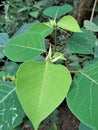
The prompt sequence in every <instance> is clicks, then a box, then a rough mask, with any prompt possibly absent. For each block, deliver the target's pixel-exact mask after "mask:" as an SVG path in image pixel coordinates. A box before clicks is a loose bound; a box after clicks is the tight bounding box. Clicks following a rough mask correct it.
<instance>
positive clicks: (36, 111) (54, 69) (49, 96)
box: [17, 62, 71, 130]
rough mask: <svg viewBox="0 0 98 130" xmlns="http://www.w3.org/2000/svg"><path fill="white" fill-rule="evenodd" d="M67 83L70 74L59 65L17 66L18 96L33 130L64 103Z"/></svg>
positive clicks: (40, 63) (29, 63)
mask: <svg viewBox="0 0 98 130" xmlns="http://www.w3.org/2000/svg"><path fill="white" fill-rule="evenodd" d="M70 84H71V76H70V73H69V71H68V70H67V68H66V67H64V66H62V65H55V64H51V63H49V62H46V63H42V62H39V63H38V62H25V63H23V64H22V65H21V66H20V68H19V70H18V73H17V95H18V97H19V100H20V102H21V104H22V107H23V109H24V111H25V113H26V114H27V116H28V117H29V119H30V120H31V122H32V123H33V125H34V128H35V130H37V128H38V126H39V124H40V122H41V121H42V120H44V119H45V118H46V117H47V116H48V115H49V114H50V113H52V112H53V111H54V110H55V109H56V107H58V106H59V105H60V103H61V102H62V101H63V100H64V98H65V97H66V95H67V93H68V90H69V88H70Z"/></svg>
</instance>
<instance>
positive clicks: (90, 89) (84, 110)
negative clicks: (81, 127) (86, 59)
mask: <svg viewBox="0 0 98 130" xmlns="http://www.w3.org/2000/svg"><path fill="white" fill-rule="evenodd" d="M67 103H68V106H69V108H70V110H71V111H72V112H73V113H74V114H75V115H76V117H77V118H78V119H79V120H80V121H81V122H83V123H84V124H85V125H87V126H89V127H91V128H93V129H95V130H98V62H97V63H95V64H93V65H90V66H89V67H87V68H85V69H84V70H81V71H79V72H78V73H77V74H76V75H75V78H74V80H73V83H72V86H71V89H70V91H69V93H68V96H67Z"/></svg>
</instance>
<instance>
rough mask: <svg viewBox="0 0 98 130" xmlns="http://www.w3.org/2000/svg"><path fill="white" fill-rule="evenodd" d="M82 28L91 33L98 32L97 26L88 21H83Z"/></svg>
mask: <svg viewBox="0 0 98 130" xmlns="http://www.w3.org/2000/svg"><path fill="white" fill-rule="evenodd" d="M84 27H85V28H87V29H89V30H91V31H93V32H98V26H97V25H96V24H95V23H93V22H91V21H89V20H84Z"/></svg>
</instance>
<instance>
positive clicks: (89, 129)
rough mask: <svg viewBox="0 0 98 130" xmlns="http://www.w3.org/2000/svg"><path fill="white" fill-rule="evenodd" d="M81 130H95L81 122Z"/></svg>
mask: <svg viewBox="0 0 98 130" xmlns="http://www.w3.org/2000/svg"><path fill="white" fill-rule="evenodd" d="M79 130H93V129H91V128H90V127H88V126H86V125H84V124H83V123H81V122H80V125H79Z"/></svg>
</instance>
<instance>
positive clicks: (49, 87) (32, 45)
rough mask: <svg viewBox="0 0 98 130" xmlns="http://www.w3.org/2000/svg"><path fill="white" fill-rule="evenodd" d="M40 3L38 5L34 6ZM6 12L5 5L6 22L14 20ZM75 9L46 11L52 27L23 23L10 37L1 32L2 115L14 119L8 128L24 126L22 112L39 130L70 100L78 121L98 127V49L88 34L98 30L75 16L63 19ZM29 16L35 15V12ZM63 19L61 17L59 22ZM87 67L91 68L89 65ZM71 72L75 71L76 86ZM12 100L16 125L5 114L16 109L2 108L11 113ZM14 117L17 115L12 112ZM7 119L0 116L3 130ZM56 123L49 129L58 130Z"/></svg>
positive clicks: (90, 34) (57, 7)
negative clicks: (41, 125) (80, 23)
mask: <svg viewBox="0 0 98 130" xmlns="http://www.w3.org/2000/svg"><path fill="white" fill-rule="evenodd" d="M41 5H42V3H40V2H39V4H38V5H36V6H35V8H39V6H41ZM33 7H34V6H33ZM35 8H34V9H35ZM8 10H9V6H6V18H7V19H6V20H10V19H9V15H8ZM28 10H29V6H28V7H26V6H23V8H21V9H20V10H18V12H19V13H20V12H24V11H28ZM71 10H72V7H71V6H70V5H67V4H66V5H62V6H52V7H49V8H47V9H46V10H44V12H43V14H44V15H45V16H48V17H50V18H52V19H50V20H49V22H48V23H40V22H39V21H35V22H33V23H30V24H24V25H23V26H22V27H21V28H20V29H19V30H18V31H17V32H16V33H15V34H14V36H13V37H12V38H10V39H9V38H8V35H7V34H2V33H1V34H0V39H1V43H0V45H1V46H0V49H1V52H0V55H1V57H0V62H1V63H2V65H1V67H0V79H1V80H3V81H0V83H1V85H0V98H1V101H0V103H1V105H0V107H2V108H0V112H1V113H0V115H2V116H3V115H5V117H6V119H8V118H9V119H10V120H7V121H9V128H8V130H10V129H13V128H14V127H16V126H17V125H19V124H20V123H21V122H22V119H23V117H24V114H23V110H24V112H25V113H26V115H27V116H28V118H29V119H30V120H31V122H32V124H33V126H34V128H35V130H37V129H38V127H39V124H40V123H41V122H42V121H43V120H44V119H45V118H46V117H47V116H49V115H50V114H51V113H52V112H53V111H54V110H55V109H56V108H57V107H58V106H59V105H60V104H61V102H62V101H63V100H64V99H65V97H66V96H67V103H68V106H69V108H70V110H71V111H72V112H73V113H74V114H75V115H76V117H77V118H78V119H79V120H80V121H81V122H83V123H84V124H86V125H87V126H90V127H91V128H93V129H95V130H97V129H98V123H97V120H98V112H97V110H98V105H97V100H98V97H97V93H98V79H97V77H98V62H97V59H98V51H97V48H98V45H97V38H96V36H95V35H94V34H93V32H90V31H89V30H91V31H94V30H95V26H93V27H92V26H91V24H90V23H89V26H87V25H84V26H85V27H86V28H88V29H89V30H86V29H80V27H79V25H78V23H77V21H76V20H75V18H74V17H72V16H71V15H67V16H63V15H64V14H66V13H69V12H70V11H71ZM29 11H30V10H29ZM31 15H32V16H33V15H35V17H36V16H37V12H36V10H34V12H33V13H30V16H31ZM61 16H63V17H62V18H60V17H61ZM92 28H93V29H92ZM67 30H68V31H67ZM70 31H71V32H73V33H71V32H70ZM60 34H61V35H60ZM2 39H4V40H2ZM50 43H51V44H50ZM5 56H6V57H5ZM7 57H8V59H9V60H8V59H7ZM10 60H12V61H10ZM13 61H15V62H20V63H18V64H17V63H15V62H13ZM21 62H24V63H22V64H21ZM58 64H60V65H58ZM64 65H65V66H66V67H65V66H64ZM87 65H89V67H85V66H87ZM83 67H84V68H83ZM67 68H68V69H67ZM17 70H18V71H17ZM76 71H77V73H76ZM16 73H17V74H16ZM71 73H74V75H73V76H74V78H73V82H72V85H71V81H72V79H71ZM15 76H16V79H15ZM6 80H7V81H9V82H11V83H8V82H7V81H6ZM13 84H15V85H16V88H15V86H14V85H13ZM70 86H71V88H70ZM69 89H70V90H69ZM15 91H17V95H15V94H16V93H15ZM6 94H7V96H6ZM13 95H14V96H13ZM17 96H18V98H17ZM13 98H15V99H13ZM5 99H6V100H7V101H6V100H5ZM18 99H19V101H20V103H21V105H22V108H23V110H22V109H21V106H20V104H19V101H18ZM13 100H14V102H13V104H14V106H16V107H17V109H16V107H15V112H17V111H16V110H18V107H19V111H18V112H19V113H18V112H17V113H16V114H17V118H16V117H14V122H15V124H14V123H13V117H12V115H7V114H8V113H11V112H12V111H11V112H9V111H7V113H3V110H5V109H6V110H9V108H10V107H11V106H12V105H13V104H12V103H11V101H13ZM16 101H17V103H16ZM4 104H5V105H4ZM6 104H7V106H6ZM4 107H6V108H4ZM12 107H13V106H12ZM12 107H11V109H10V110H12ZM11 114H14V115H15V113H14V112H12V113H11ZM18 114H19V115H21V118H20V116H18ZM5 117H4V120H3V118H0V123H1V124H0V128H2V127H3V126H4V129H3V130H6V127H7V125H4V123H3V122H4V121H6V119H5ZM52 123H53V124H52V125H51V128H50V129H57V127H56V124H55V122H52ZM18 128H19V127H17V128H16V129H18ZM19 129H20V128H19Z"/></svg>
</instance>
